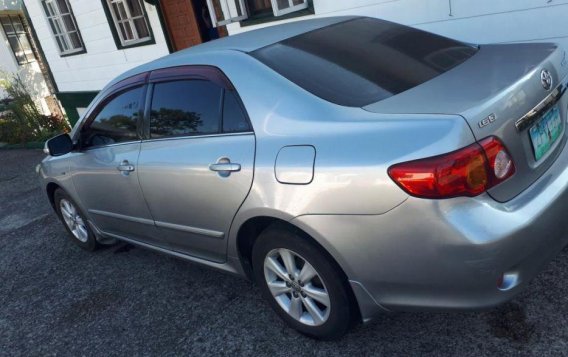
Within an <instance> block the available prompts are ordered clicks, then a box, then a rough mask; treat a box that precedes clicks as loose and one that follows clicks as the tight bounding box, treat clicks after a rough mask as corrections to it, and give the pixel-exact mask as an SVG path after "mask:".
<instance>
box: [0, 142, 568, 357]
mask: <svg viewBox="0 0 568 357" xmlns="http://www.w3.org/2000/svg"><path fill="white" fill-rule="evenodd" d="M42 157H43V154H42V153H41V152H40V151H34V150H29V151H26V150H18V151H16V150H2V151H0V355H2V356H18V355H25V356H29V355H73V356H78V355H124V354H128V355H182V354H183V355H203V354H205V355H231V356H233V355H285V356H297V355H321V356H329V355H342V356H343V355H351V356H363V355H457V356H479V355H503V354H515V355H538V356H541V355H568V328H567V326H568V284H567V283H568V249H565V250H564V252H563V253H562V254H560V255H559V256H558V258H557V259H556V260H554V261H553V262H552V263H551V264H550V265H549V266H548V268H547V269H546V270H545V271H544V272H542V273H541V274H540V275H539V276H538V278H537V279H536V280H535V281H533V282H532V284H531V285H530V286H529V288H528V289H527V290H526V291H525V292H524V293H522V294H521V295H520V296H519V297H518V298H517V299H515V300H514V301H512V302H510V303H508V304H506V305H504V306H502V307H500V308H498V309H494V310H491V311H488V312H483V313H404V314H391V315H385V316H383V317H382V318H380V319H378V320H377V321H375V322H373V323H371V324H369V325H364V326H359V327H357V328H356V329H355V330H354V331H353V332H351V333H350V334H349V335H347V336H346V337H345V338H343V339H342V340H340V341H337V342H317V341H313V340H310V339H308V338H306V337H303V336H301V335H299V334H297V333H296V332H294V331H293V330H291V329H289V328H287V327H286V326H285V325H284V324H283V323H282V322H281V321H280V320H279V319H278V318H277V317H276V315H275V314H274V313H273V312H272V311H271V310H270V308H269V307H268V306H267V305H266V304H265V303H264V302H263V301H262V299H261V298H260V296H259V291H258V290H257V289H256V288H255V287H254V286H252V285H251V284H250V283H248V282H247V281H245V280H242V279H239V278H237V277H233V276H230V275H227V274H224V273H220V272H217V271H213V270H209V269H207V268H203V267H200V266H198V265H194V264H190V263H187V262H184V261H180V260H177V259H174V258H170V257H167V256H164V255H159V254H156V253H153V252H150V251H147V250H144V249H141V248H134V247H132V246H130V245H124V244H122V245H117V246H113V247H109V248H105V249H102V250H99V251H97V252H95V253H88V252H85V251H82V250H81V249H79V248H78V247H76V246H75V245H73V244H72V243H71V242H70V241H69V238H68V237H67V235H66V233H65V231H64V229H63V226H62V225H61V223H60V222H59V221H58V219H57V218H56V216H55V215H54V214H53V213H52V212H51V208H50V207H49V205H48V203H47V200H46V199H45V197H44V192H43V190H42V189H41V188H40V187H39V186H38V181H37V178H36V174H35V171H34V167H35V165H36V164H37V163H38V162H39V161H40V160H41V158H42ZM535 238H536V239H537V238H538V237H535Z"/></svg>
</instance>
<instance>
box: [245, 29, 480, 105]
mask: <svg viewBox="0 0 568 357" xmlns="http://www.w3.org/2000/svg"><path fill="white" fill-rule="evenodd" d="M476 52H477V48H476V47H473V46H469V45H466V44H464V43H461V42H458V41H455V40H452V39H448V38H445V37H441V36H438V35H434V34H431V33H427V32H424V31H421V30H418V29H415V28H412V27H407V26H402V25H398V24H395V23H391V22H388V21H383V20H378V19H371V18H359V19H355V20H350V21H346V22H342V23H339V24H336V25H332V26H328V27H324V28H322V29H319V30H315V31H311V32H307V33H305V34H302V35H299V36H296V37H292V38H290V39H287V40H284V41H282V42H278V43H276V44H273V45H270V46H267V47H264V48H261V49H259V50H256V51H254V52H251V55H252V56H254V57H255V58H257V59H258V60H260V61H261V62H263V63H264V64H266V65H267V66H269V67H271V68H272V69H274V70H275V71H276V72H278V73H280V74H281V75H283V76H284V77H286V78H288V79H289V80H290V81H292V82H294V83H296V84H297V85H299V86H300V87H302V88H304V89H306V90H307V91H309V92H311V93H313V94H315V95H317V96H319V97H320V98H323V99H325V100H327V101H330V102H333V103H336V104H339V105H344V106H352V107H361V106H366V105H369V104H372V103H375V102H378V101H381V100H384V99H386V98H388V97H391V96H393V95H396V94H398V93H401V92H404V91H406V90H409V89H411V88H413V87H415V86H418V85H420V84H422V83H424V82H427V81H429V80H430V79H432V78H434V77H436V76H438V75H440V74H442V73H444V72H446V71H448V70H450V69H451V68H453V67H455V66H457V65H459V64H461V63H463V62H464V61H466V60H467V59H469V58H470V57H472V56H473V55H474V54H475V53H476Z"/></svg>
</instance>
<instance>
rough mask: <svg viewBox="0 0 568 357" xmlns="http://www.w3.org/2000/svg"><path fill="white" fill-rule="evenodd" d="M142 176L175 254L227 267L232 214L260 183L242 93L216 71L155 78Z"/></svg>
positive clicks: (177, 71)
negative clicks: (224, 263) (256, 179)
mask: <svg viewBox="0 0 568 357" xmlns="http://www.w3.org/2000/svg"><path fill="white" fill-rule="evenodd" d="M150 82H151V84H150V90H151V97H150V98H149V100H148V104H147V108H146V113H147V115H146V117H147V118H148V120H147V122H146V123H147V127H146V137H147V140H144V141H143V142H142V147H141V152H140V158H139V161H138V174H139V179H140V184H141V187H142V190H143V191H144V196H145V198H146V202H147V203H148V207H149V208H150V211H151V213H152V216H153V217H154V220H155V224H156V226H157V227H158V229H159V230H160V232H161V233H160V234H161V235H162V236H163V238H164V239H165V240H166V241H167V242H168V244H169V245H170V248H171V249H173V250H174V251H177V252H180V253H184V254H189V255H192V256H196V257H199V258H203V259H207V260H211V261H216V262H222V261H224V260H225V259H226V239H227V233H228V231H229V228H230V226H231V222H232V220H233V217H234V216H235V214H236V212H237V210H238V209H239V207H240V205H241V203H242V202H243V201H244V199H245V197H246V196H247V194H248V192H249V190H250V187H251V185H252V179H253V165H254V150H255V137H254V134H253V132H252V130H251V126H250V124H249V122H248V119H247V117H246V115H245V112H244V110H243V107H242V105H241V102H240V100H239V98H238V95H237V93H236V92H235V90H234V89H233V88H232V87H231V85H230V83H229V82H228V81H226V80H224V79H223V76H222V74H220V73H219V72H218V70H217V69H214V68H210V67H209V68H203V67H185V68H183V69H180V68H177V69H172V70H162V71H158V72H154V73H152V75H151V77H150Z"/></svg>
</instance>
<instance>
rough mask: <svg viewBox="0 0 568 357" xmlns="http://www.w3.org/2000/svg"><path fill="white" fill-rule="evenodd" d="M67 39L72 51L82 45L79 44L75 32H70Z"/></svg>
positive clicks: (79, 41)
mask: <svg viewBox="0 0 568 357" xmlns="http://www.w3.org/2000/svg"><path fill="white" fill-rule="evenodd" d="M69 39H70V40H71V46H72V47H73V49H77V48H81V47H83V45H82V44H81V38H80V37H79V34H78V33H77V32H71V33H70V34H69Z"/></svg>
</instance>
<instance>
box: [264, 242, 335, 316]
mask: <svg viewBox="0 0 568 357" xmlns="http://www.w3.org/2000/svg"><path fill="white" fill-rule="evenodd" d="M264 278H265V279H266V284H267V285H268V289H269V290H270V292H271V293H272V296H273V297H274V299H275V300H276V301H277V302H278V305H280V307H281V308H282V309H284V311H285V312H286V313H287V314H288V315H289V316H291V317H292V318H294V319H295V320H297V321H299V322H301V323H303V324H305V325H308V326H320V325H323V324H324V323H325V322H326V321H327V319H328V318H329V313H330V309H331V301H330V298H329V293H328V291H327V289H326V287H325V284H324V282H323V280H322V279H321V277H320V275H319V274H318V272H317V271H316V270H315V268H314V267H313V266H312V265H311V264H310V263H309V262H308V261H307V260H306V259H304V258H303V257H302V256H300V255H299V254H297V253H295V252H293V251H291V250H289V249H285V248H278V249H273V250H271V251H270V252H269V253H268V254H267V255H266V257H265V259H264Z"/></svg>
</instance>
